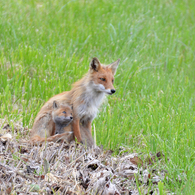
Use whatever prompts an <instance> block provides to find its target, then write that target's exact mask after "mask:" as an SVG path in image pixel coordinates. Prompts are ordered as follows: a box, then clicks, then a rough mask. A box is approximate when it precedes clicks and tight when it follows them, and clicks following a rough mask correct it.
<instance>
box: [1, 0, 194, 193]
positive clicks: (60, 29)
mask: <svg viewBox="0 0 195 195" xmlns="http://www.w3.org/2000/svg"><path fill="white" fill-rule="evenodd" d="M194 32H195V1H193V0H178V1H176V0H161V1H160V0H159V1H157V0H145V1H144V0H137V1H130V0H129V1H128V0H126V1H125V0H118V1H117V0H108V1H107V0H91V1H89V0H70V1H65V0H63V1H57V0H53V1H51V0H47V1H46V0H40V1H37V0H29V1H23V0H7V1H3V0H1V1H0V68H1V69H0V70H1V71H0V103H1V104H0V109H1V112H0V118H3V119H4V118H6V120H8V122H9V123H10V124H12V123H13V122H16V121H21V122H22V123H23V125H24V126H27V127H29V128H31V127H32V124H33V120H34V119H35V116H36V114H37V113H38V111H39V110H40V108H41V106H42V105H43V104H44V102H45V101H47V100H48V99H49V98H50V97H52V96H53V95H55V94H58V93H60V92H62V91H67V90H70V89H71V84H72V83H74V82H75V81H77V80H78V79H80V78H81V77H82V76H83V75H84V74H85V73H86V72H87V71H88V68H89V62H90V60H91V58H92V57H94V56H96V57H98V58H99V60H100V61H101V62H102V63H104V64H109V63H111V62H113V61H115V60H117V59H118V58H120V59H121V62H120V66H119V68H118V70H117V74H116V77H115V78H116V79H115V87H116V93H115V94H114V95H112V96H109V97H108V98H107V101H105V103H104V104H103V106H102V107H101V109H100V112H99V115H98V117H97V118H96V119H95V120H94V122H93V129H95V132H96V133H95V134H96V141H97V145H103V146H104V148H106V149H112V150H114V151H115V152H116V153H117V152H118V150H119V148H120V147H121V146H124V147H130V148H131V151H132V152H136V153H139V154H140V156H142V155H149V154H156V153H157V152H159V151H161V152H162V153H163V154H164V156H165V160H164V163H162V164H158V166H161V167H162V168H163V169H166V170H167V177H168V178H169V180H165V181H163V182H164V190H165V191H172V192H175V194H194V189H195V169H194V166H195V130H194V129H195V41H194V37H195V36H194ZM0 131H1V130H0ZM17 137H18V138H20V137H22V134H21V133H20V132H18V134H17ZM167 181H168V182H167Z"/></svg>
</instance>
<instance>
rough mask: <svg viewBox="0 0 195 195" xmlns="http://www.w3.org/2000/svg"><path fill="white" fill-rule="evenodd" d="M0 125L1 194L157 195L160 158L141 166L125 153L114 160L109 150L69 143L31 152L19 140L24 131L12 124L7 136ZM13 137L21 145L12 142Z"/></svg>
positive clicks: (5, 127) (123, 150) (142, 162)
mask: <svg viewBox="0 0 195 195" xmlns="http://www.w3.org/2000/svg"><path fill="white" fill-rule="evenodd" d="M1 123H4V125H3V126H2V127H1V132H3V134H4V135H2V136H1V137H0V184H1V185H0V186H1V187H0V190H1V194H10V193H11V194H27V192H30V194H102V195H106V194H115V195H117V194H161V193H160V190H159V189H158V187H159V186H161V187H162V185H161V184H162V183H161V182H160V180H162V179H164V176H165V174H166V171H165V170H160V169H158V168H157V167H155V166H156V162H157V161H158V163H159V162H160V161H163V155H162V154H160V153H158V154H157V157H155V156H150V158H148V156H147V157H146V156H145V157H143V156H142V157H141V158H142V160H141V158H140V155H138V154H136V153H133V154H132V153H129V152H128V149H126V148H121V149H120V152H119V154H118V155H117V156H116V155H115V156H114V155H112V151H111V150H107V151H105V150H103V148H101V147H96V148H90V149H87V148H86V147H85V146H83V145H78V144H76V143H75V142H72V143H71V144H66V143H46V144H45V145H43V146H42V147H40V146H32V145H31V144H30V143H29V142H28V136H24V135H26V134H27V132H28V128H24V127H23V126H22V125H21V124H19V123H16V124H15V125H14V127H12V128H13V129H14V130H11V129H12V128H11V127H10V126H9V125H8V124H5V121H4V120H1ZM18 131H20V132H22V135H23V139H19V140H17V139H16V136H15V135H17V133H15V132H18ZM138 156H139V157H138ZM159 182H160V183H159Z"/></svg>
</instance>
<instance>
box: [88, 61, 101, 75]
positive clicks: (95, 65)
mask: <svg viewBox="0 0 195 195" xmlns="http://www.w3.org/2000/svg"><path fill="white" fill-rule="evenodd" d="M100 66H101V64H100V61H99V60H98V59H97V58H93V59H92V60H91V62H90V70H95V71H96V72H97V71H98V70H99V68H100Z"/></svg>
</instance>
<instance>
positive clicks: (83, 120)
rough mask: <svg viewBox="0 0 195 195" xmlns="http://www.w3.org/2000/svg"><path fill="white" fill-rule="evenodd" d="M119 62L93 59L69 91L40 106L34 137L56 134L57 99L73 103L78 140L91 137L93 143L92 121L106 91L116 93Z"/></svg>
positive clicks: (33, 130)
mask: <svg viewBox="0 0 195 195" xmlns="http://www.w3.org/2000/svg"><path fill="white" fill-rule="evenodd" d="M119 61H120V59H118V60H117V61H115V62H113V63H112V64H110V65H107V66H105V65H102V64H101V63H100V61H99V60H98V59H97V58H93V59H92V61H91V62H90V68H89V71H88V73H87V74H86V75H85V76H84V77H83V78H82V79H81V80H79V81H78V82H76V83H74V84H73V88H72V89H71V90H70V91H65V92H63V93H60V94H58V95H55V96H54V97H52V98H51V99H49V100H48V101H47V102H46V103H45V105H44V106H43V107H42V108H41V110H40V112H39V113H38V115H37V117H36V119H35V122H34V125H33V128H32V130H31V140H33V141H34V142H38V141H39V140H40V138H43V137H45V134H46V136H47V137H50V136H53V135H54V132H55V123H54V121H53V120H52V105H53V101H54V100H56V101H58V102H60V103H62V104H69V105H71V104H72V105H73V122H72V128H73V132H74V136H75V137H76V139H77V141H78V142H81V143H84V142H87V143H89V142H88V140H83V139H82V137H84V139H90V143H92V141H91V139H92V136H91V123H92V121H93V119H94V118H95V117H96V114H97V112H98V108H99V106H100V104H101V102H102V100H103V99H104V97H105V94H108V95H112V94H114V93H115V88H114V86H113V83H114V75H115V73H116V70H117V67H118V64H119ZM85 130H86V131H85ZM42 131H44V132H45V131H46V132H45V134H42V133H40V132H42ZM81 131H82V132H81ZM35 135H36V137H35ZM60 135H62V134H59V136H60ZM82 135H83V136H82ZM92 140H93V139H92Z"/></svg>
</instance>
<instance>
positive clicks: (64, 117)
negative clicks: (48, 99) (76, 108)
mask: <svg viewBox="0 0 195 195" xmlns="http://www.w3.org/2000/svg"><path fill="white" fill-rule="evenodd" d="M52 119H53V121H54V123H55V134H62V133H64V131H65V129H64V128H65V127H67V126H68V125H69V124H70V123H71V122H72V120H73V116H72V108H70V107H69V106H67V105H62V106H59V105H58V103H57V102H56V101H53V112H52ZM69 130H70V131H71V126H69ZM66 131H67V128H66Z"/></svg>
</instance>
